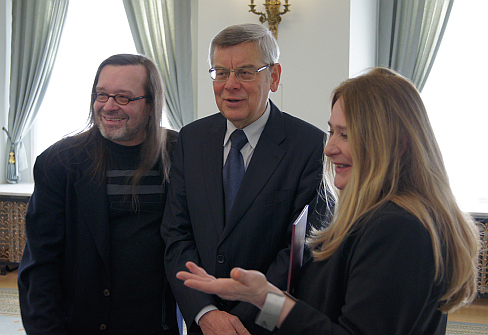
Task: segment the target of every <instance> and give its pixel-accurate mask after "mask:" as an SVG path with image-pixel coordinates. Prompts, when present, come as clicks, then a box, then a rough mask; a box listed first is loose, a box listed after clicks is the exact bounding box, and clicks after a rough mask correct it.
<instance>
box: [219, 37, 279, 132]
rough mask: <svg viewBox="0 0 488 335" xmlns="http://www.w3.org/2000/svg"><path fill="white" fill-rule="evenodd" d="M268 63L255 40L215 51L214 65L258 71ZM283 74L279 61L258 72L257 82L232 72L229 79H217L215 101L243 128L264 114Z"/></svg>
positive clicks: (236, 124) (232, 120)
mask: <svg viewBox="0 0 488 335" xmlns="http://www.w3.org/2000/svg"><path fill="white" fill-rule="evenodd" d="M265 65H267V64H264V62H263V61H262V60H261V57H260V53H259V50H258V48H257V47H256V45H255V44H254V42H245V43H241V44H237V45H234V46H231V47H227V48H216V49H215V51H214V64H213V67H220V68H227V69H230V70H235V69H237V68H242V67H246V68H254V69H256V70H257V69H259V68H261V67H263V66H265ZM268 71H269V72H271V75H270V74H269V72H268ZM280 76H281V66H280V64H275V65H273V66H271V67H270V68H269V70H268V69H267V70H264V71H261V72H259V73H256V79H254V80H253V81H239V80H237V78H236V76H235V73H234V72H231V73H230V75H229V78H228V79H227V80H226V81H214V82H213V88H214V93H215V101H216V103H217V106H218V108H219V110H220V112H221V113H222V114H223V115H224V116H225V118H226V119H228V120H229V121H231V122H232V123H233V124H234V125H235V126H236V127H237V128H239V129H242V128H244V127H246V126H247V125H249V124H251V123H253V122H254V121H256V120H257V119H259V118H260V117H261V115H263V113H264V111H265V109H266V105H267V103H268V97H269V92H270V91H272V92H276V90H277V89H278V84H279V82H280Z"/></svg>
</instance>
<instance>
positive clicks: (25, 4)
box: [3, 0, 69, 183]
mask: <svg viewBox="0 0 488 335" xmlns="http://www.w3.org/2000/svg"><path fill="white" fill-rule="evenodd" d="M68 3H69V0H43V1H32V0H15V1H12V49H11V50H12V55H11V58H12V59H11V70H10V99H9V101H10V108H9V112H8V127H7V128H5V127H3V129H4V130H5V132H6V133H7V136H8V140H7V169H6V173H7V176H6V177H7V182H9V183H18V182H19V181H20V174H19V171H22V170H24V169H26V168H27V157H26V154H25V151H24V148H23V146H22V138H23V137H24V136H25V134H26V133H27V132H28V131H29V129H30V128H31V126H32V123H33V121H34V119H35V117H36V114H37V112H38V110H39V106H40V105H41V102H42V99H43V98H44V95H45V93H46V89H47V86H48V83H49V79H50V77H51V72H52V68H53V65H54V61H55V59H56V54H57V51H58V46H59V40H60V38H61V33H62V30H63V26H64V20H65V17H66V13H67V10H68Z"/></svg>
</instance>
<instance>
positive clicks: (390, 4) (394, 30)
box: [376, 0, 454, 91]
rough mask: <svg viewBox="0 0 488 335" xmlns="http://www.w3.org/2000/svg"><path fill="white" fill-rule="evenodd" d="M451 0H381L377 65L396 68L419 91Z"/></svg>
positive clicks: (434, 51) (438, 44) (441, 33)
mask: <svg viewBox="0 0 488 335" xmlns="http://www.w3.org/2000/svg"><path fill="white" fill-rule="evenodd" d="M453 3H454V0H415V1H411V0H380V1H379V18H378V52H377V63H376V65H377V66H383V67H388V68H391V69H393V70H395V71H398V72H399V73H401V74H402V75H404V76H405V77H407V78H409V79H410V80H411V81H412V82H413V84H414V85H415V86H416V87H417V89H418V90H419V91H421V90H422V89H423V87H424V85H425V82H426V81H427V78H428V76H429V73H430V70H431V68H432V65H433V64H434V60H435V57H436V55H437V51H438V50H439V46H440V44H441V41H442V36H443V35H444V31H445V29H446V25H447V22H448V19H449V14H450V13H451V9H452V5H453Z"/></svg>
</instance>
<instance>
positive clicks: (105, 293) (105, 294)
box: [103, 289, 110, 297]
mask: <svg viewBox="0 0 488 335" xmlns="http://www.w3.org/2000/svg"><path fill="white" fill-rule="evenodd" d="M103 295H104V296H106V297H108V296H109V295H110V291H109V290H107V289H105V290H103Z"/></svg>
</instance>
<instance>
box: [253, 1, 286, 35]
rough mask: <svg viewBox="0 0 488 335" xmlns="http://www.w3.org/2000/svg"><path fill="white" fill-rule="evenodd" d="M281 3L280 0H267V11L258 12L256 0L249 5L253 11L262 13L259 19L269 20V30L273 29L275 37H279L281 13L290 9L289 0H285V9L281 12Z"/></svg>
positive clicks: (262, 20)
mask: <svg viewBox="0 0 488 335" xmlns="http://www.w3.org/2000/svg"><path fill="white" fill-rule="evenodd" d="M280 4H281V3H280V1H279V0H265V3H264V4H263V5H264V7H265V8H266V13H262V12H256V5H255V4H254V0H251V4H250V5H249V7H251V9H250V10H249V11H250V12H251V13H254V14H257V15H260V17H259V21H260V22H261V23H264V22H266V21H268V27H269V30H271V32H272V33H273V35H274V37H275V38H278V24H279V23H280V22H281V15H283V14H285V13H288V12H289V11H290V8H289V7H290V4H289V3H288V0H285V3H284V5H283V6H284V7H285V9H284V10H283V11H282V12H280ZM266 14H267V15H266Z"/></svg>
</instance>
